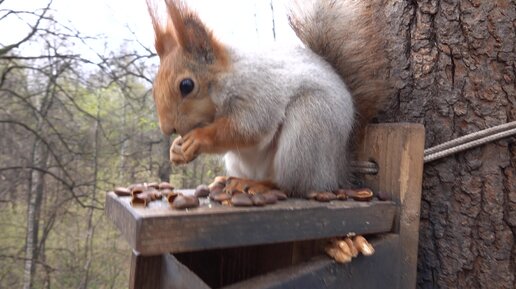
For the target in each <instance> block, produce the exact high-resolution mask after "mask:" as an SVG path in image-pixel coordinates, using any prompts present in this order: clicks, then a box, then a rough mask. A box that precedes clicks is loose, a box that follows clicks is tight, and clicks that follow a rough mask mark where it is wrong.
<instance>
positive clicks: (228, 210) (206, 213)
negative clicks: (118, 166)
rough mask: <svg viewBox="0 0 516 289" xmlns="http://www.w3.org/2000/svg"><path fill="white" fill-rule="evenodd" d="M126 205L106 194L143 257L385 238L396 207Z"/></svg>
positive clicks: (297, 202)
mask: <svg viewBox="0 0 516 289" xmlns="http://www.w3.org/2000/svg"><path fill="white" fill-rule="evenodd" d="M183 192H184V193H186V194H191V193H192V192H193V191H191V190H189V191H183ZM129 201H130V198H129V197H118V196H116V195H115V194H114V193H113V192H110V193H108V194H107V199H106V214H107V216H108V218H109V219H111V221H113V222H114V224H115V225H116V226H117V227H118V229H119V230H120V231H121V232H122V235H123V236H124V237H125V238H126V240H127V241H128V242H129V245H130V246H131V247H132V248H133V249H134V250H136V251H137V252H139V253H140V254H142V255H147V256H148V255H157V254H162V253H167V252H172V253H179V252H187V251H198V250H207V249H215V248H228V247H236V246H248V245H256V244H271V243H278V242H287V241H298V240H310V239H320V238H327V237H334V236H341V235H345V234H346V233H349V232H355V233H357V234H371V233H381V232H389V231H391V229H392V226H393V223H394V216H395V213H396V205H395V204H394V203H393V202H385V201H372V202H355V201H352V200H348V201H332V202H329V203H320V202H315V201H308V200H303V199H289V200H287V201H283V202H278V203H277V204H274V205H270V206H266V207H251V208H242V207H226V206H222V205H219V204H218V203H214V202H210V201H209V200H208V199H201V206H200V207H198V208H195V209H190V210H185V211H180V210H174V209H171V208H170V207H169V205H168V203H167V202H166V201H154V202H151V204H150V205H149V207H147V208H133V207H131V205H130V204H129Z"/></svg>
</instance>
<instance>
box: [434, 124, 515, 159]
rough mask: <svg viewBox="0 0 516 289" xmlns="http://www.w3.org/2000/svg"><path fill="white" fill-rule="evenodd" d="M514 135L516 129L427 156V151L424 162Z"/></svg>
mask: <svg viewBox="0 0 516 289" xmlns="http://www.w3.org/2000/svg"><path fill="white" fill-rule="evenodd" d="M514 134H516V128H514V129H511V130H507V131H504V132H500V133H496V134H493V135H490V136H486V137H483V138H480V139H477V140H474V141H470V142H467V143H464V144H461V145H457V146H454V147H451V148H449V149H444V150H440V151H438V152H436V153H432V154H426V151H425V157H424V160H425V163H429V162H431V161H435V160H437V159H440V158H444V157H447V156H449V155H452V154H456V153H458V152H461V151H465V150H467V149H470V148H474V147H477V146H480V145H483V144H486V143H489V142H492V141H495V140H498V139H501V138H505V137H508V136H511V135H514Z"/></svg>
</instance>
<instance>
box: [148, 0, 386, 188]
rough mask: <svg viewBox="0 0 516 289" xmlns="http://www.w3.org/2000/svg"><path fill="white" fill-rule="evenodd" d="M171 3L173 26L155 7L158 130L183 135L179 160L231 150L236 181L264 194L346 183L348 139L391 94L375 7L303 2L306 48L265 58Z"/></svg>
mask: <svg viewBox="0 0 516 289" xmlns="http://www.w3.org/2000/svg"><path fill="white" fill-rule="evenodd" d="M165 2H166V7H167V12H168V13H167V15H168V19H167V22H166V23H162V22H161V21H160V19H159V17H158V16H157V11H156V8H155V6H154V5H153V4H152V2H151V0H148V1H147V4H148V7H149V13H150V15H151V19H152V23H153V27H154V31H155V48H156V51H157V53H158V55H159V58H160V67H159V70H158V73H157V75H156V78H155V82H154V87H153V96H154V100H155V103H156V109H157V112H158V116H159V124H160V128H161V130H162V132H163V133H164V134H166V135H171V134H173V133H178V134H179V135H180V136H178V137H177V138H176V139H175V140H174V142H173V144H172V147H171V149H170V159H171V161H172V162H173V163H174V164H184V163H188V162H190V161H192V160H193V159H195V158H196V157H197V156H198V155H199V154H203V153H216V154H224V161H225V165H226V169H227V173H228V175H230V176H235V177H239V178H242V179H249V180H254V182H252V187H251V188H247V189H250V190H255V191H257V192H258V191H259V190H265V189H267V188H271V187H278V188H280V189H281V190H283V191H285V192H287V193H289V194H290V195H292V196H297V197H299V196H303V195H305V194H307V193H308V192H311V191H333V190H336V189H338V188H340V187H345V186H348V185H349V183H350V181H349V180H350V174H349V171H350V161H349V155H350V153H349V147H350V146H349V143H350V138H351V137H352V135H360V132H359V131H360V128H361V127H362V126H363V125H364V124H365V123H366V122H367V121H369V119H370V118H371V117H373V116H374V115H375V113H376V112H377V110H378V108H380V107H382V106H383V105H384V103H385V100H386V99H387V97H388V95H389V93H390V89H389V85H388V83H387V82H386V81H384V80H382V79H381V78H380V76H379V74H378V71H380V70H381V69H383V68H384V65H385V56H384V53H383V50H382V48H381V47H380V43H379V41H378V39H379V38H380V37H379V32H378V31H379V30H378V27H377V26H375V25H374V23H373V19H372V15H371V9H370V7H369V5H371V4H370V3H369V1H355V0H341V1H334V0H311V1H301V2H302V5H301V3H300V4H298V5H297V6H296V7H295V8H293V9H292V10H291V12H290V15H289V20H290V23H291V26H292V27H293V29H294V31H295V32H296V34H297V35H298V37H299V38H300V39H301V40H302V42H303V43H304V44H305V45H306V47H297V48H294V49H277V50H269V51H262V52H256V51H253V52H249V51H243V50H239V49H238V48H235V47H231V46H228V45H226V44H223V43H221V42H219V41H218V40H217V39H216V38H215V37H214V36H213V34H212V32H211V30H210V29H209V28H208V27H206V26H205V25H204V24H203V23H202V21H201V20H200V19H199V18H198V16H197V15H196V14H195V13H194V12H193V11H191V10H190V9H189V8H188V7H187V6H186V5H185V4H184V3H183V2H182V1H179V0H166V1H165ZM357 131H358V132H357ZM354 132H355V133H354Z"/></svg>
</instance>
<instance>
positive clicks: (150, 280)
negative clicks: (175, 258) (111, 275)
mask: <svg viewBox="0 0 516 289" xmlns="http://www.w3.org/2000/svg"><path fill="white" fill-rule="evenodd" d="M161 259H162V258H161V256H159V255H158V256H142V255H141V254H139V253H138V252H136V251H134V250H133V254H132V257H131V271H130V274H129V288H130V289H160V288H161V265H162V260H161Z"/></svg>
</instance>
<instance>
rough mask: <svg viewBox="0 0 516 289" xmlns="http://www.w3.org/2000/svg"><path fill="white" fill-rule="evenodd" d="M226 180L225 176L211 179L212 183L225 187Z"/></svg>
mask: <svg viewBox="0 0 516 289" xmlns="http://www.w3.org/2000/svg"><path fill="white" fill-rule="evenodd" d="M227 180H228V177H226V176H217V177H215V178H214V179H213V183H219V184H222V185H226V181H227Z"/></svg>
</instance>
